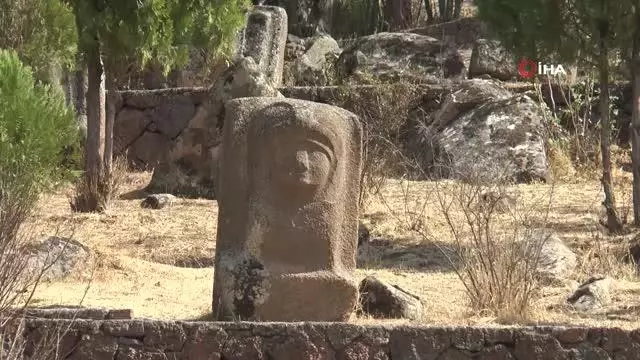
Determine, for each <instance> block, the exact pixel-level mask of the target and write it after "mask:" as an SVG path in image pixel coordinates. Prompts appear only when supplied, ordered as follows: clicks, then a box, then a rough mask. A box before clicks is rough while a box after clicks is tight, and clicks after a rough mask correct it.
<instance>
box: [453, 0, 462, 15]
mask: <svg viewBox="0 0 640 360" xmlns="http://www.w3.org/2000/svg"><path fill="white" fill-rule="evenodd" d="M454 6H455V7H454V9H453V18H454V19H458V18H460V12H461V11H462V0H455V5H454Z"/></svg>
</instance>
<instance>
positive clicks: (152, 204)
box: [140, 194, 176, 209]
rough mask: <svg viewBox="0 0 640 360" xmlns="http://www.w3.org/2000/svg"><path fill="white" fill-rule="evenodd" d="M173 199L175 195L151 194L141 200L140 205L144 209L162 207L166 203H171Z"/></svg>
mask: <svg viewBox="0 0 640 360" xmlns="http://www.w3.org/2000/svg"><path fill="white" fill-rule="evenodd" d="M175 199H176V197H175V196H173V195H171V194H153V195H149V196H147V197H146V199H144V200H142V203H141V204H140V207H143V208H145V209H162V208H164V207H166V206H167V205H171V204H172V203H173V201H174V200H175Z"/></svg>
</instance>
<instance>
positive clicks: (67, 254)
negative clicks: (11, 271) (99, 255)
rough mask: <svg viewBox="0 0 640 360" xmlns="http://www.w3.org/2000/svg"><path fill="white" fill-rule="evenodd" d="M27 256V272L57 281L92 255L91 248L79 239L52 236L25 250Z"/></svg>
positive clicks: (43, 278) (69, 273) (30, 274)
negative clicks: (40, 274)
mask: <svg viewBox="0 0 640 360" xmlns="http://www.w3.org/2000/svg"><path fill="white" fill-rule="evenodd" d="M24 254H25V256H26V257H27V267H26V273H27V274H28V275H29V276H37V274H39V273H40V272H42V280H45V281H56V280H61V279H64V278H66V277H67V276H69V275H71V274H72V273H73V272H74V271H75V270H76V269H77V268H79V267H80V265H82V264H84V263H86V261H87V260H88V259H89V257H90V250H89V248H88V247H86V246H85V245H83V244H82V243H80V242H79V241H77V240H74V239H67V238H61V237H57V236H52V237H50V238H48V239H46V240H45V241H43V242H42V243H40V244H37V245H31V246H28V247H27V248H26V249H25V250H24Z"/></svg>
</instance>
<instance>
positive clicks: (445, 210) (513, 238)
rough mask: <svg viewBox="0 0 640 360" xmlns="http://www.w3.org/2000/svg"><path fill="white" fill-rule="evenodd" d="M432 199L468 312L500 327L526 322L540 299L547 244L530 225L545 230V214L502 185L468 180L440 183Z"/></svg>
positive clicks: (544, 238) (545, 238)
mask: <svg viewBox="0 0 640 360" xmlns="http://www.w3.org/2000/svg"><path fill="white" fill-rule="evenodd" d="M487 194H491V196H487ZM435 196H436V198H437V201H438V204H439V210H440V213H441V214H442V216H443V217H444V219H445V220H446V223H447V225H448V228H449V231H450V233H451V236H452V238H453V250H454V253H455V256H456V259H455V260H454V264H456V266H454V269H455V271H456V274H457V275H458V277H459V278H460V280H461V281H462V283H463V284H464V287H465V289H466V292H467V295H468V296H469V299H470V301H471V307H472V309H474V310H475V311H477V312H479V313H480V314H483V315H491V316H495V317H497V318H498V319H500V320H501V321H510V322H513V321H516V322H517V321H522V320H526V319H528V318H529V317H530V315H531V310H532V305H533V303H534V301H535V300H536V299H537V297H538V296H539V290H540V285H541V284H540V281H539V279H538V278H537V276H536V274H537V268H538V264H539V262H540V256H541V251H542V248H543V246H544V244H545V241H546V240H547V237H544V236H540V235H538V234H536V229H533V228H531V227H530V225H531V224H532V223H534V222H535V223H536V224H538V225H539V224H541V223H542V224H544V223H545V222H546V213H548V209H547V211H546V212H545V213H538V212H537V211H536V210H533V209H536V208H537V207H535V206H533V207H531V206H530V205H531V204H522V201H520V203H519V200H520V199H519V198H518V196H517V194H510V193H509V192H508V191H507V188H506V186H505V185H500V184H497V185H496V184H490V183H486V182H483V181H477V180H476V179H473V178H471V179H469V178H467V179H463V180H462V181H457V182H439V183H438V184H437V187H436V191H435ZM549 199H550V198H549ZM524 205H526V206H524Z"/></svg>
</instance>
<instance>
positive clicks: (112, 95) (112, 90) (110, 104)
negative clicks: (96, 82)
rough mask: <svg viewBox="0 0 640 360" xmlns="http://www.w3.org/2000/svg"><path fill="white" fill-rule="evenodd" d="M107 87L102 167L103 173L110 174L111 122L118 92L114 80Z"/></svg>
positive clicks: (118, 95)
mask: <svg viewBox="0 0 640 360" xmlns="http://www.w3.org/2000/svg"><path fill="white" fill-rule="evenodd" d="M108 87H109V90H108V92H107V109H106V118H105V133H104V139H105V141H104V169H105V173H107V174H111V164H112V162H113V124H114V122H115V118H116V112H117V110H118V108H119V107H120V94H119V93H118V92H117V90H116V86H115V83H114V81H109V86H108Z"/></svg>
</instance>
